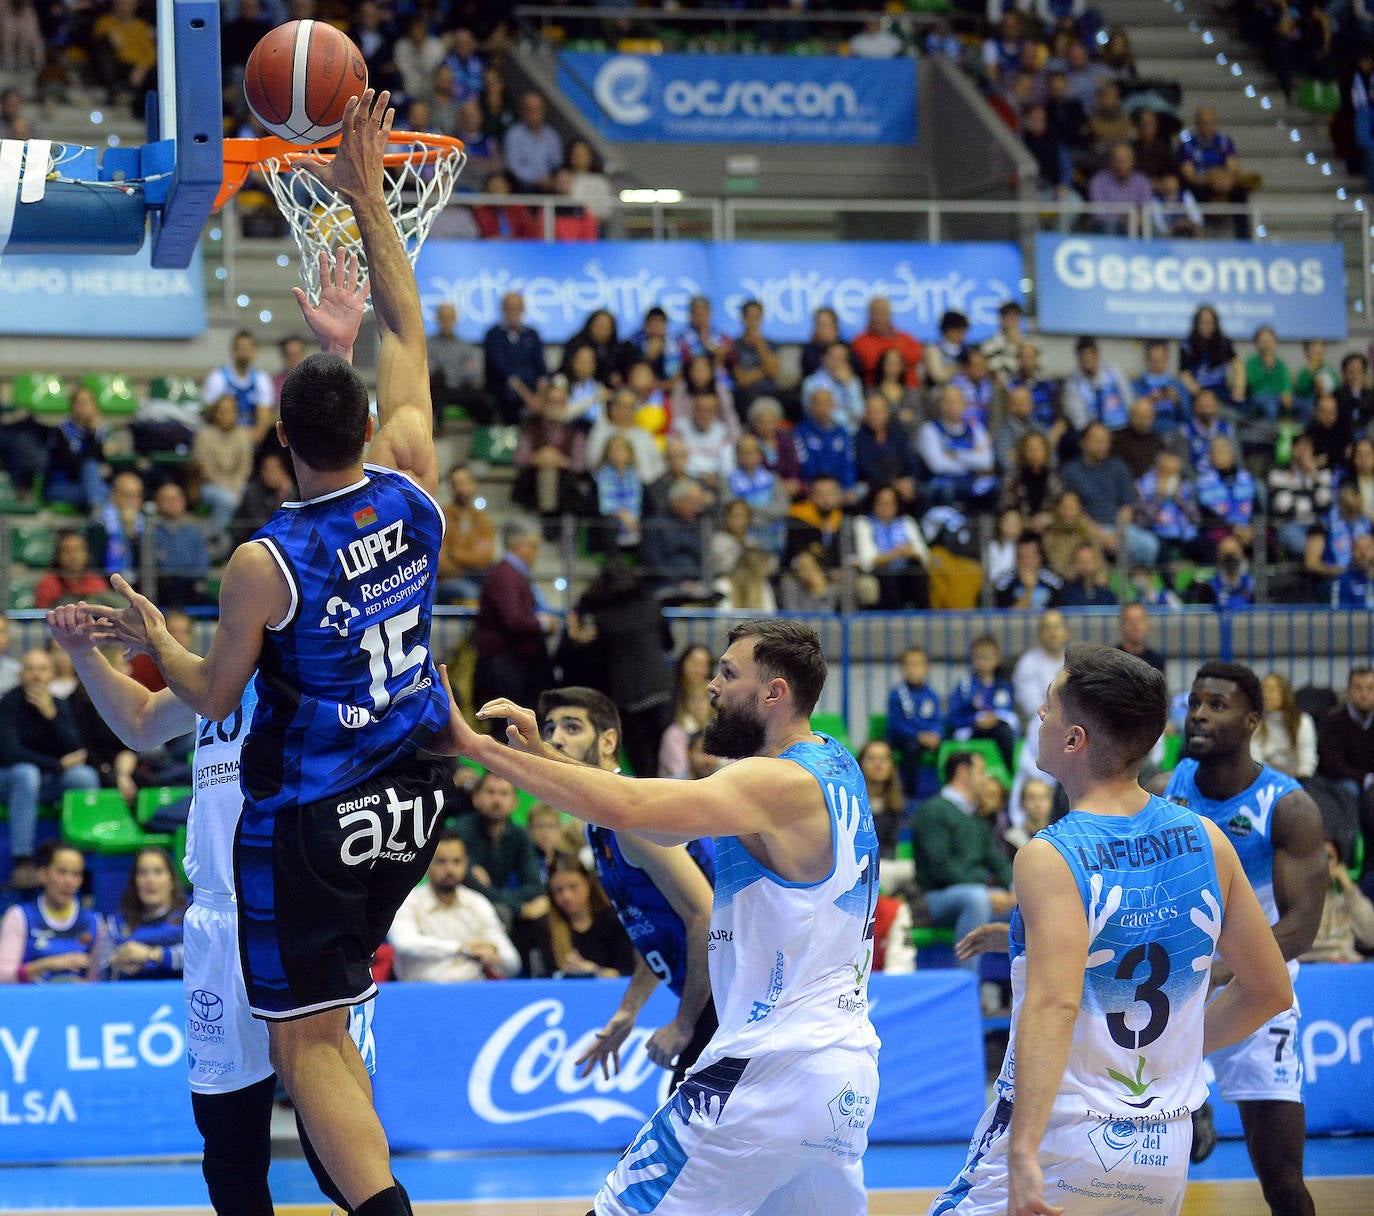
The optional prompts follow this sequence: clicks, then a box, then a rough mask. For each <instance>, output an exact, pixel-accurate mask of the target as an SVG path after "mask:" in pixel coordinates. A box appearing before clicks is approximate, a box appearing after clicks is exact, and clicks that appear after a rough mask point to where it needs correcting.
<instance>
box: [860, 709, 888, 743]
mask: <svg viewBox="0 0 1374 1216" xmlns="http://www.w3.org/2000/svg"><path fill="white" fill-rule="evenodd" d="M886 738H887V715H886V714H869V716H868V738H867V739H865V740H864V742H865V743H872V742H873V740H874V739H884V740H885V739H886Z"/></svg>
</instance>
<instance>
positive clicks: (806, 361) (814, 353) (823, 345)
mask: <svg viewBox="0 0 1374 1216" xmlns="http://www.w3.org/2000/svg"><path fill="white" fill-rule="evenodd" d="M841 341H843V339H842V338H841V337H840V321H839V317H837V316H836V315H835V310H834V309H833V308H827V307H825V306H824V305H822V306H821V307H820V308H818V309H816V311H815V313H814V314H813V315H812V318H811V337H810V339H809V340H808V341H807V342H805V343H803V345H802V349H801V374H802V378H803V379H805V378H806V377H807V376H809V375H811V373H812V372H814V371H816V369H817V368H819V367H820V365H821V361H822V360H823V359H824V358H825V352H826V351H828V350H829V349H830V348H831V347H832V346H833V345H834V344H835V343H836V342H841ZM849 361H850V364H851V365H852V366H853V368H854V370H855V371H856V372H859V371H861V370H862V369H861V368H860V366H859V361H858V359H857V358H856V357H855V355H854V353H853V351H850V354H849Z"/></svg>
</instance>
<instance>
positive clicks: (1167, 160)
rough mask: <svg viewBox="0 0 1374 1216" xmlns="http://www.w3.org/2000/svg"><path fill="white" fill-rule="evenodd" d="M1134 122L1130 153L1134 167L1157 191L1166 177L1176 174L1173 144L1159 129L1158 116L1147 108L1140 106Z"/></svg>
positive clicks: (1176, 164)
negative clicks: (1133, 137)
mask: <svg viewBox="0 0 1374 1216" xmlns="http://www.w3.org/2000/svg"><path fill="white" fill-rule="evenodd" d="M1134 122H1135V139H1134V141H1133V142H1132V144H1131V151H1132V153H1133V154H1134V157H1135V167H1136V168H1137V169H1138V170H1139V171H1140V172H1141V173H1143V174H1145V176H1146V177H1148V178H1149V179H1150V185H1151V186H1152V187H1153V188H1154V189H1156V190H1158V189H1159V188H1160V187H1161V185H1162V184H1163V181H1164V179H1165V178H1166V177H1175V176H1176V175H1177V172H1178V162H1177V160H1176V158H1175V156H1174V148H1173V144H1172V142H1171V141H1170V140H1169V138H1168V136H1166V135H1165V134H1164V133H1163V132H1162V131H1161V130H1160V129H1159V115H1158V114H1157V113H1155V111H1154V110H1152V109H1151V108H1150V107H1149V106H1141V108H1140V109H1138V110H1137V111H1136V112H1135V118H1134Z"/></svg>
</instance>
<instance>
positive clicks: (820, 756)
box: [697, 736, 878, 1069]
mask: <svg viewBox="0 0 1374 1216" xmlns="http://www.w3.org/2000/svg"><path fill="white" fill-rule="evenodd" d="M821 738H822V739H823V740H824V742H822V743H811V742H804V743H798V744H795V745H794V746H792V747H790V748H788V749H787V751H785V752H783V754H782V757H781V758H782V759H784V760H789V761H794V762H795V763H797V764H800V765H801V766H802V767H803V768H805V769H806V770H807V771H808V772H810V773H812V774H813V775H814V776H815V777H816V780H817V781H818V782H819V783H820V786H821V790H822V792H823V793H824V795H825V800H826V805H827V807H828V808H829V810H830V824H831V839H832V842H833V846H834V867H833V869H832V870H831V872H830V874H829V875H828V876H827V877H826V878H824V879H822V880H821V881H820V882H816V883H805V884H803V883H788V882H784V881H783V880H782V879H780V878H779V877H778V876H777V875H776V874H774V873H772V872H771V871H770V870H768V869H766V868H765V867H764V866H763V865H762V863H760V862H759V861H758V860H756V859H755V858H754V857H753V856H752V854H750V853H749V851H748V850H747V849H745V847H744V846H743V845H742V844H741V843H740V841H739V839H738V838H737V837H734V836H725V837H722V838H721V839H720V840H719V841H718V842H717V846H716V887H715V905H714V908H713V909H712V913H711V941H710V969H711V990H712V992H713V993H714V996H715V1002H716V1011H717V1013H718V1015H719V1018H720V1029H719V1030H717V1031H716V1033H715V1035H714V1037H713V1038H712V1039H711V1042H710V1045H709V1046H708V1047H707V1048H706V1051H705V1052H704V1053H703V1055H702V1061H701V1063H699V1064H698V1066H697V1067H698V1069H699V1068H701V1067H704V1066H705V1065H706V1064H709V1063H710V1062H712V1061H714V1060H719V1059H723V1058H726V1057H737V1058H745V1059H747V1058H751V1057H753V1056H755V1055H758V1054H760V1053H763V1052H785V1051H810V1052H815V1051H819V1050H823V1049H824V1048H827V1047H843V1048H848V1049H852V1050H861V1051H870V1052H876V1051H877V1048H878V1036H877V1033H876V1032H875V1031H874V1029H873V1023H872V1022H871V1021H870V1020H869V1016H868V976H869V971H870V969H871V967H872V964H873V915H874V909H875V907H876V903H877V895H878V838H877V833H876V832H875V831H874V828H873V814H872V812H871V810H870V809H869V805H868V795H867V792H866V790H865V786H864V779H863V774H862V773H860V772H859V766H858V764H857V763H856V762H855V760H854V758H853V757H852V756H851V755H850V754H849V752H848V751H846V750H845V749H844V748H843V747H841V746H840V745H839V744H838V743H836V742H835V740H833V739H830V738H827V737H825V736H821Z"/></svg>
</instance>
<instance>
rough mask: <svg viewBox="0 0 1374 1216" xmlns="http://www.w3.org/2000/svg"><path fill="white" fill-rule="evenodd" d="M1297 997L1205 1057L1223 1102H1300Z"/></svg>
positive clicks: (1300, 1068) (1300, 1072) (1300, 1059)
mask: <svg viewBox="0 0 1374 1216" xmlns="http://www.w3.org/2000/svg"><path fill="white" fill-rule="evenodd" d="M1300 1013H1301V1011H1300V1010H1299V1009H1298V1003H1297V1001H1294V1002H1293V1005H1292V1007H1291V1008H1290V1009H1285V1010H1284V1011H1283V1012H1282V1013H1281V1014H1279V1015H1278V1017H1275V1018H1271V1019H1270V1020H1269V1021H1267V1022H1266V1023H1265V1024H1264V1025H1263V1026H1261V1027H1260V1028H1259V1029H1258V1030H1257V1031H1255V1033H1254V1034H1252V1035H1251V1036H1250V1037H1249V1038H1248V1039H1242V1040H1241V1041H1240V1042H1239V1043H1236V1044H1234V1045H1233V1046H1231V1047H1223V1048H1222V1049H1221V1050H1220V1051H1214V1052H1212V1054H1211V1055H1210V1056H1208V1057H1207V1064H1208V1066H1209V1067H1210V1068H1211V1070H1212V1073H1213V1075H1214V1076H1215V1078H1216V1082H1217V1093H1218V1094H1219V1095H1220V1096H1221V1097H1222V1098H1224V1099H1225V1100H1226V1101H1227V1102H1301V1101H1302V1056H1301V1055H1300V1054H1299V1053H1298V1050H1297V1048H1298V1029H1299V1027H1298V1018H1299V1016H1300Z"/></svg>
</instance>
